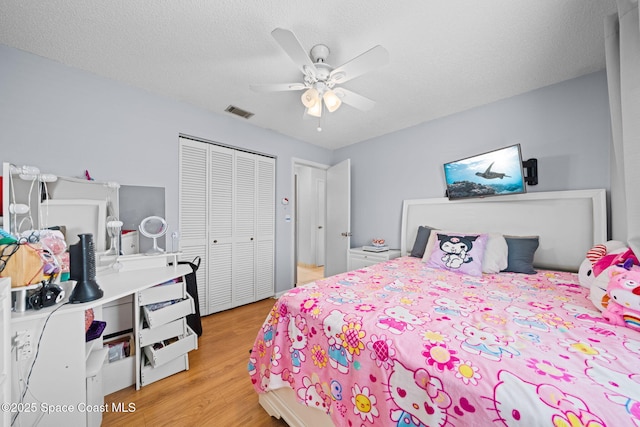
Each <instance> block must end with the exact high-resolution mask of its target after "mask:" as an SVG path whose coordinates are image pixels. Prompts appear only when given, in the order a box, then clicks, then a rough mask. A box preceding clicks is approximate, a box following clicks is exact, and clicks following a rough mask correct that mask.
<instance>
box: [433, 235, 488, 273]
mask: <svg viewBox="0 0 640 427" xmlns="http://www.w3.org/2000/svg"><path fill="white" fill-rule="evenodd" d="M431 233H432V234H434V233H435V237H436V244H435V246H434V248H433V252H432V253H431V256H430V257H429V260H428V261H427V266H428V267H432V268H439V269H444V270H449V271H453V272H456V273H461V274H468V275H470V276H482V260H483V258H484V250H485V247H486V245H487V239H488V236H487V235H486V234H468V233H445V232H441V231H440V232H439V231H437V230H434V231H432V232H431Z"/></svg>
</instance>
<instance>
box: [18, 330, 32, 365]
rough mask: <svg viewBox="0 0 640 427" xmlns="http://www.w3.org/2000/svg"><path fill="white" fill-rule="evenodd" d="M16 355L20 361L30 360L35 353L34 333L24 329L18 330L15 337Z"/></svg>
mask: <svg viewBox="0 0 640 427" xmlns="http://www.w3.org/2000/svg"><path fill="white" fill-rule="evenodd" d="M14 341H15V346H16V357H17V359H18V361H21V360H28V359H29V358H31V356H32V355H33V345H34V343H33V333H32V332H31V331H27V330H23V331H18V332H16V335H15V337H14Z"/></svg>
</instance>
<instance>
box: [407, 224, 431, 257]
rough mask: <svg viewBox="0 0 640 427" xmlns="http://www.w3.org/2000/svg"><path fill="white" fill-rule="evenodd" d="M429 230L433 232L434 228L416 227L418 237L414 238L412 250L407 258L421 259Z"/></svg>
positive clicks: (429, 233)
mask: <svg viewBox="0 0 640 427" xmlns="http://www.w3.org/2000/svg"><path fill="white" fill-rule="evenodd" d="M431 230H435V228H433V227H428V226H422V225H421V226H420V227H418V235H417V236H416V241H415V242H414V243H413V249H411V253H410V254H409V256H413V257H416V258H422V257H423V256H424V251H425V249H426V248H427V242H428V241H429V236H430V235H431Z"/></svg>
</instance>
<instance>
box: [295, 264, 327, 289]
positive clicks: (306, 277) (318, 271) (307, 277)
mask: <svg viewBox="0 0 640 427" xmlns="http://www.w3.org/2000/svg"><path fill="white" fill-rule="evenodd" d="M323 277H324V266H320V267H305V266H302V265H298V285H304V284H305V283H309V282H313V281H314V280H319V279H322V278H323Z"/></svg>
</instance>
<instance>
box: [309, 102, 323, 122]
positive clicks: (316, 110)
mask: <svg viewBox="0 0 640 427" xmlns="http://www.w3.org/2000/svg"><path fill="white" fill-rule="evenodd" d="M307 114H308V115H310V116H313V117H322V99H320V98H318V102H316V103H315V104H314V105H312V106H311V107H309V108H307Z"/></svg>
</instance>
